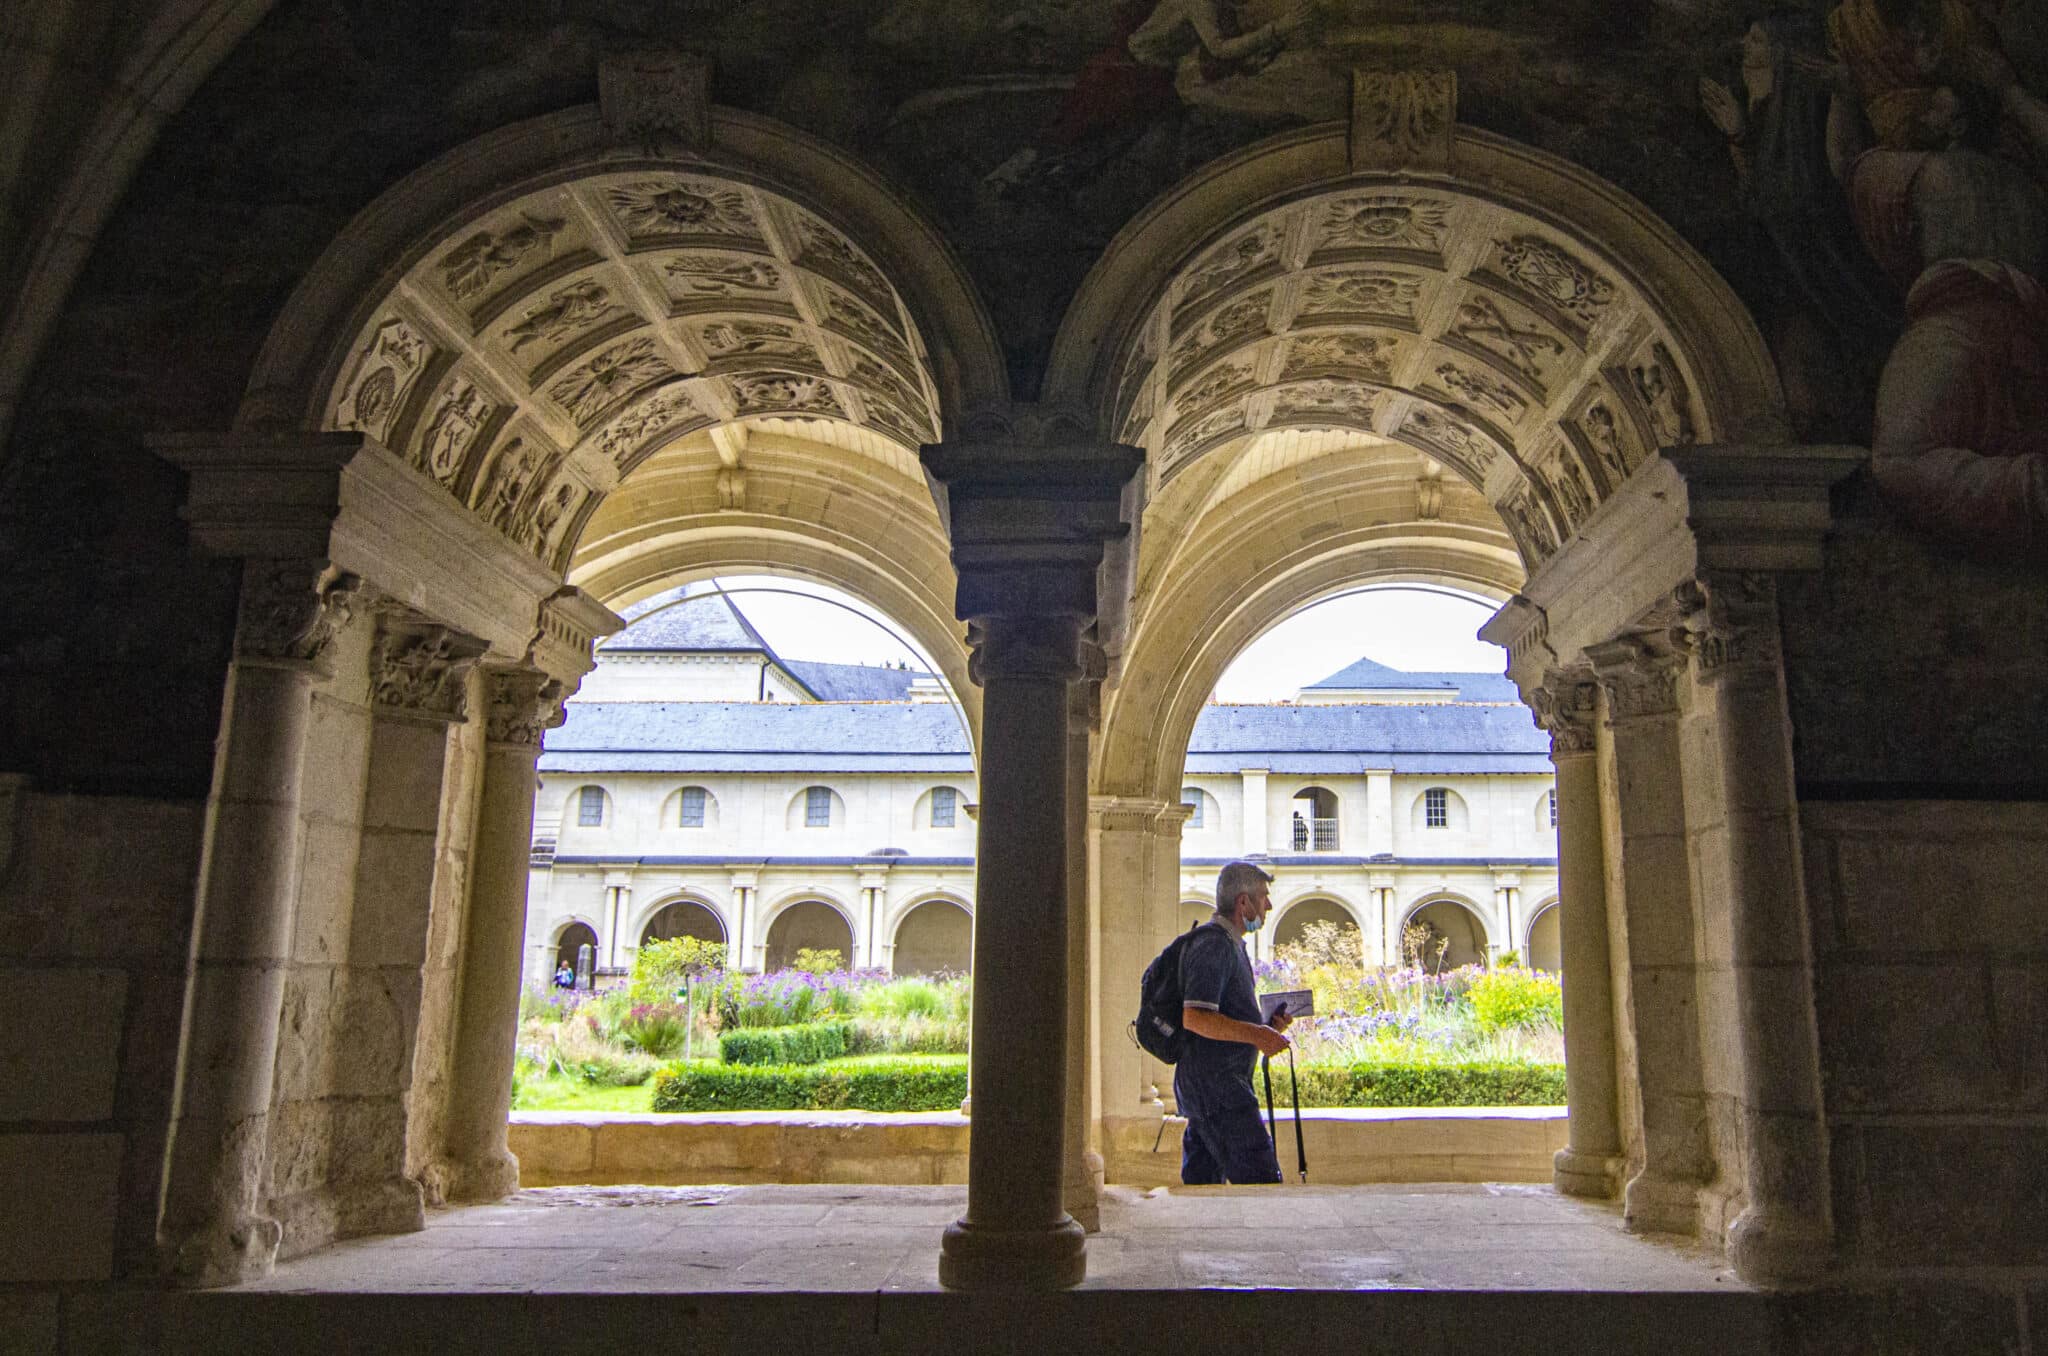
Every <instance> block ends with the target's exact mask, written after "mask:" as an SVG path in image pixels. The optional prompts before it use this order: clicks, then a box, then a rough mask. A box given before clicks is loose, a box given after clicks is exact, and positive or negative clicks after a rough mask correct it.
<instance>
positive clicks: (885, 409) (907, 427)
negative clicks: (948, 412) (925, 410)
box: [866, 397, 938, 449]
mask: <svg viewBox="0 0 2048 1356" xmlns="http://www.w3.org/2000/svg"><path fill="white" fill-rule="evenodd" d="M866 404H867V415H868V423H870V424H872V425H874V426H875V427H876V428H878V429H879V430H881V431H882V432H883V433H886V434H889V435H890V436H891V437H893V438H895V439H896V440H897V441H898V442H900V443H902V444H903V445H904V446H905V447H909V448H913V449H914V448H916V447H917V446H918V445H919V444H921V443H929V442H933V441H935V440H936V439H937V438H938V432H937V430H935V429H933V428H932V426H931V425H929V424H927V423H924V422H922V421H921V420H919V419H918V418H917V416H915V415H913V414H911V413H910V412H909V411H907V410H905V409H903V408H901V407H899V406H896V405H892V404H890V403H889V402H887V401H885V400H878V399H874V398H872V397H869V398H868V400H867V402H866Z"/></svg>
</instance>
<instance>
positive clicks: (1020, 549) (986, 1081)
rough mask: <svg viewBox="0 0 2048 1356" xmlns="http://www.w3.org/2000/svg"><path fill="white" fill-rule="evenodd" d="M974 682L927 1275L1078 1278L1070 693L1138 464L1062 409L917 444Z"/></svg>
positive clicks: (1036, 1286)
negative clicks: (963, 885) (951, 1186)
mask: <svg viewBox="0 0 2048 1356" xmlns="http://www.w3.org/2000/svg"><path fill="white" fill-rule="evenodd" d="M923 456H924V462H925V466H926V469H927V471H928V472H929V473H930V475H931V476H932V478H933V480H934V482H935V484H936V485H937V487H938V488H939V496H940V504H939V507H940V510H941V515H940V516H941V520H942V521H944V522H945V523H946V525H947V530H948V534H949V536H950V537H951V539H952V546H953V550H952V555H953V564H954V566H955V568H956V569H957V570H958V572H959V585H958V591H957V594H956V597H955V602H954V611H955V613H956V615H958V616H959V617H960V618H961V619H962V620H964V621H966V622H968V623H969V626H968V641H969V644H970V645H972V646H973V650H974V654H973V660H972V664H971V667H970V673H971V675H972V676H973V678H974V679H975V681H977V682H979V683H980V684H981V685H982V689H983V704H982V766H981V772H980V806H981V810H980V815H979V818H978V820H977V839H976V852H975V919H974V923H975V926H974V961H975V964H974V1030H973V1039H972V1042H971V1048H972V1053H971V1055H970V1061H971V1068H970V1074H969V1079H970V1083H971V1086H972V1088H973V1095H974V1135H973V1138H972V1140H971V1141H970V1146H969V1150H968V1166H967V1214H966V1215H965V1217H964V1218H962V1219H961V1220H960V1221H959V1222H958V1223H956V1224H954V1225H953V1226H952V1227H951V1228H949V1229H947V1230H946V1235H945V1240H944V1245H943V1251H942V1252H941V1255H940V1258H939V1280H940V1281H941V1283H943V1284H945V1285H947V1286H949V1287H953V1288H957V1289H1012V1290H1019V1289H1021V1290H1049V1289H1056V1288H1061V1287H1065V1286H1071V1285H1074V1284H1076V1283H1078V1282H1079V1281H1080V1280H1081V1278H1082V1276H1083V1275H1084V1274H1085V1272H1086V1267H1087V1257H1086V1245H1085V1241H1084V1238H1085V1236H1084V1233H1083V1231H1082V1227H1081V1226H1080V1225H1079V1224H1078V1223H1076V1222H1075V1221H1074V1219H1073V1217H1072V1216H1070V1215H1069V1214H1068V1213H1067V1211H1066V1209H1065V1207H1064V1203H1063V1202H1064V1186H1065V1179H1066V1169H1065V1162H1066V1145H1065V1140H1066V1133H1067V1117H1066V1113H1065V1110H1064V1102H1065V1098H1066V1094H1067V1046H1068V1042H1069V1039H1070V1038H1075V1039H1078V1037H1077V1036H1074V1035H1073V1033H1070V1031H1069V1020H1070V1018H1069V1009H1068V1002H1067V973H1068V948H1069V937H1068V912H1069V909H1070V908H1077V907H1080V901H1079V900H1070V898H1069V894H1068V890H1069V882H1070V864H1069V862H1068V859H1067V833H1068V823H1069V818H1070V815H1069V810H1068V804H1067V801H1068V781H1067V763H1068V754H1069V745H1068V720H1069V717H1068V703H1069V700H1070V695H1069V692H1068V688H1069V686H1070V685H1071V684H1072V683H1073V682H1074V681H1075V680H1076V679H1078V678H1080V677H1081V676H1082V674H1083V666H1082V655H1081V632H1082V629H1083V627H1084V626H1086V625H1087V624H1088V623H1089V622H1090V621H1091V620H1092V619H1093V616H1094V612H1095V600H1096V575H1097V571H1098V569H1099V568H1100V566H1101V563H1102V550H1103V543H1104V542H1106V541H1107V540H1109V539H1110V538H1111V537H1113V536H1118V535H1121V534H1122V533H1123V532H1124V531H1125V530H1127V529H1126V527H1125V525H1124V523H1123V522H1122V518H1121V509H1122V499H1123V494H1124V489H1125V486H1126V485H1127V483H1128V482H1129V481H1130V479H1131V477H1132V476H1133V475H1134V474H1135V473H1136V472H1137V470H1138V468H1139V466H1140V465H1142V460H1143V459H1142V455H1141V454H1140V453H1138V452H1137V451H1136V450H1135V449H1131V448H1120V447H1113V446H1106V445H1103V444H1101V443H1097V442H1095V441H1094V440H1092V439H1091V438H1089V437H1088V436H1087V435H1086V433H1085V429H1084V426H1083V425H1081V424H1079V423H1078V422H1076V421H1074V420H1073V419H1071V418H1070V417H1067V416H1065V415H1062V414H1057V413H1048V412H1045V411H1040V410H1035V409H1029V408H1024V407H1019V408H1015V409H1013V410H1010V411H1008V412H989V413H987V414H985V415H983V416H980V417H978V418H976V419H973V420H969V421H967V423H966V424H965V426H964V432H963V436H962V437H961V438H960V439H959V440H958V441H956V442H951V443H946V444H943V445H937V446H930V447H926V448H925V449H924V451H923Z"/></svg>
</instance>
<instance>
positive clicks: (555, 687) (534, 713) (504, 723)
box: [484, 669, 569, 749]
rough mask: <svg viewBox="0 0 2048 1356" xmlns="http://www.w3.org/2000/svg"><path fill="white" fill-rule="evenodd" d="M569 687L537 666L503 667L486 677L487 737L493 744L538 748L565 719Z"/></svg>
mask: <svg viewBox="0 0 2048 1356" xmlns="http://www.w3.org/2000/svg"><path fill="white" fill-rule="evenodd" d="M568 697H569V689H568V688H567V687H566V686H564V685H563V684H561V683H558V682H556V681H555V680H554V679H552V678H550V677H548V676H547V675H546V674H545V673H541V672H539V671H538V670H536V669H503V670H499V671H495V672H492V673H489V674H486V675H485V677H484V737H485V738H486V739H488V740H489V741H490V742H491V743H493V744H513V745H517V746H519V747H522V748H532V749H537V748H539V747H540V741H541V736H542V735H543V734H545V733H546V732H547V731H549V730H552V729H554V728H555V727H556V726H558V725H560V724H561V723H562V719H563V714H564V713H563V710H562V703H563V702H565V701H567V700H568Z"/></svg>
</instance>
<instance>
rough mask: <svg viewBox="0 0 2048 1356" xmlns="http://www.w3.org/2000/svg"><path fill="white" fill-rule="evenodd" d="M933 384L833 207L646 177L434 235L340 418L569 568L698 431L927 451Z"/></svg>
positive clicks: (739, 187)
mask: <svg viewBox="0 0 2048 1356" xmlns="http://www.w3.org/2000/svg"><path fill="white" fill-rule="evenodd" d="M1226 271H1227V270H1226ZM1219 276H1223V275H1222V274H1219ZM935 390H936V388H935V387H934V384H933V380H932V372H931V368H930V364H929V361H928V359H927V358H926V356H925V346H924V341H923V339H922V338H921V337H920V336H919V335H918V334H917V332H916V330H915V328H914V327H913V326H912V325H911V323H910V321H909V319H908V313H907V311H906V310H905V307H904V304H903V301H902V299H901V297H900V296H899V295H898V293H897V291H896V289H895V288H894V287H893V286H892V285H891V283H890V281H889V279H888V278H887V277H886V276H885V275H884V273H883V272H882V270H881V268H880V267H879V266H878V265H877V264H876V263H875V262H874V260H873V259H872V258H871V257H869V255H868V254H867V252H866V251H865V250H863V249H862V248H861V246H860V245H859V244H858V243H856V242H855V241H853V240H851V239H849V238H848V237H847V236H846V235H845V234H844V233H843V232H841V231H840V230H838V229H837V228H836V227H834V226H833V225H832V224H831V223H830V222H828V221H826V220H825V219H824V218H822V217H820V216H818V215H817V214H816V213H814V212H812V211H809V210H807V209H804V208H800V207H798V206H796V205H795V204H794V203H791V202H789V201H787V200H786V199H783V198H780V197H778V196H776V195H774V194H771V193H768V192H766V191H764V190H762V189H760V188H758V187H755V186H753V185H750V184H740V183H735V182H730V181H727V180H724V179H720V178H716V177H714V176H711V175H709V174H693V173H684V172H664V171H637V172H630V173H615V174H602V175H592V176H589V177H586V178H584V179H580V180H576V181H573V182H570V183H567V184H563V185H560V186H556V187H552V188H548V189H545V190H542V191H539V192H536V193H532V194H529V195H527V196H526V197H524V198H521V199H518V200H516V201H514V202H511V203H507V204H505V205H503V206H501V207H498V208H495V209H493V210H492V211H491V212H489V213H488V214H487V215H486V216H484V217H483V218H482V219H480V220H476V221H473V222H470V223H468V224H466V225H464V226H463V227H462V228H461V229H460V230H457V231H455V232H452V233H451V234H450V236H449V237H448V239H447V240H446V241H445V242H444V243H442V244H441V245H439V246H438V247H436V248H433V249H430V250H428V251H427V252H426V253H425V254H424V255H423V256H422V258H421V259H420V261H419V263H418V264H416V265H415V266H414V267H413V268H412V270H411V271H410V272H409V273H408V274H407V275H406V277H405V278H404V279H403V280H402V281H401V282H400V283H399V284H398V286H397V287H396V288H395V289H393V291H392V292H391V294H390V295H389V296H388V297H387V298H386V299H385V300H384V302H383V303H382V304H381V305H379V306H378V307H377V308H376V309H375V310H374V312H373V313H372V314H371V318H370V319H369V321H368V322H367V323H366V324H365V326H364V329H363V331H362V333H361V335H360V337H359V338H358V340H357V342H356V343H355V344H354V345H353V346H352V348H351V351H350V357H349V359H348V361H347V362H346V363H345V364H344V365H343V367H342V370H341V373H340V378H339V380H338V381H337V383H336V385H335V387H334V388H333V390H332V391H331V392H330V393H329V396H328V399H327V403H326V407H325V409H326V415H325V423H326V425H327V426H328V427H330V428H337V429H344V430H359V431H361V432H364V433H368V434H371V435H372V436H374V437H376V438H377V439H379V440H380V441H381V442H383V443H384V444H385V445H386V446H388V447H390V448H392V450H393V451H395V452H398V453H399V454H400V455H402V456H404V457H406V458H407V459H408V460H409V461H410V462H411V463H412V464H413V465H414V466H415V467H417V468H419V470H420V471H421V472H422V473H423V474H425V475H427V476H429V477H431V478H432V479H433V480H434V481H435V482H437V483H438V484H440V485H441V486H443V487H444V488H446V489H447V490H448V492H449V493H451V494H453V495H455V496H456V497H458V498H459V499H461V500H462V501H463V502H464V503H465V504H467V505H468V506H469V507H470V508H471V509H472V510H474V511H475V512H476V513H477V514H478V515H479V516H480V517H481V518H483V519H484V521H485V522H487V523H489V524H490V525H491V526H492V527H494V528H496V529H497V530H499V531H500V532H502V533H504V534H505V535H506V536H507V537H509V538H510V539H512V540H513V541H515V542H518V543H519V544H520V545H522V546H524V547H526V548H527V549H529V550H531V551H532V552H533V553H534V554H536V555H537V556H539V557H541V558H542V559H543V560H546V561H548V562H549V563H551V564H560V563H562V562H563V560H564V559H565V558H566V555H567V553H568V550H569V549H570V547H571V546H572V545H573V541H574V538H575V535H576V533H577V532H578V531H579V530H580V524H581V523H582V522H583V521H584V519H586V518H587V517H588V515H589V513H590V512H591V511H592V510H594V509H595V508H596V506H597V504H598V502H599V501H600V500H601V499H602V498H603V496H604V495H605V494H606V493H607V492H608V491H609V490H610V489H611V488H612V487H613V486H615V485H616V484H617V483H618V481H619V479H620V478H621V477H622V476H624V475H626V474H627V473H629V472H630V471H632V470H633V469H634V468H635V467H636V466H638V465H639V464H640V463H641V462H643V461H644V460H646V458H647V457H649V456H651V455H652V454H653V453H655V452H656V451H658V450H660V449H661V448H662V447H664V446H667V445H668V444H670V443H672V442H674V441H675V440H676V439H678V438H680V437H683V436H684V435H686V434H688V433H690V432H692V431H694V430H697V429H701V428H705V427H707V426H711V425H717V424H722V423H728V422H731V421H734V420H746V419H751V418H767V417H772V418H776V419H783V420H788V419H824V420H836V421H841V422H845V423H851V424H855V425H859V426H862V427H865V428H868V429H871V430H873V431H875V432H876V433H879V434H881V435H882V436H883V437H885V438H888V439H889V440H891V441H893V442H895V443H897V444H899V445H901V446H903V447H905V448H906V449H909V450H911V451H913V452H914V450H915V449H916V447H917V446H918V445H919V444H921V443H924V442H930V441H934V440H936V439H937V437H938V436H939V430H938V421H937V418H936V414H935V411H936V409H937V400H936V394H935Z"/></svg>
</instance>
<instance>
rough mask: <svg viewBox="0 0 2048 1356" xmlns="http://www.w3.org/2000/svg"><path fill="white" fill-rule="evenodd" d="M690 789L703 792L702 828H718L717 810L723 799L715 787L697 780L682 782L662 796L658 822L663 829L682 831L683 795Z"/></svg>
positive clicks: (721, 806) (707, 829)
mask: <svg viewBox="0 0 2048 1356" xmlns="http://www.w3.org/2000/svg"><path fill="white" fill-rule="evenodd" d="M692 790H696V791H702V792H703V793H704V824H703V828H704V830H705V831H707V832H712V831H715V830H716V829H717V828H718V815H719V811H720V810H721V809H722V808H723V801H722V799H721V797H720V796H719V794H718V792H717V790H716V789H715V788H713V787H710V786H707V785H705V783H704V782H703V781H702V780H698V781H692V782H684V783H683V784H682V785H680V786H678V787H676V788H675V789H674V790H673V791H670V792H669V793H668V794H667V795H665V796H663V797H662V799H661V818H660V820H659V821H658V823H659V826H660V827H661V828H662V829H663V830H671V829H673V830H675V831H677V832H681V831H682V827H683V823H682V821H683V797H684V796H685V795H686V794H687V793H688V792H690V791H692Z"/></svg>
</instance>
